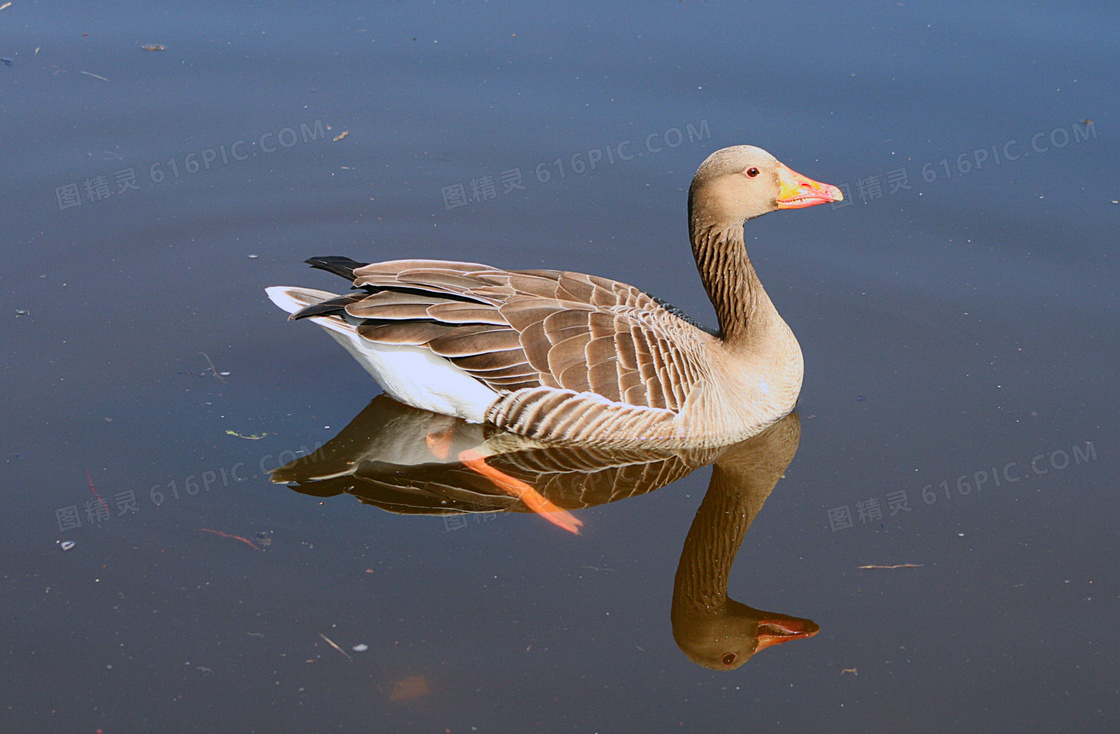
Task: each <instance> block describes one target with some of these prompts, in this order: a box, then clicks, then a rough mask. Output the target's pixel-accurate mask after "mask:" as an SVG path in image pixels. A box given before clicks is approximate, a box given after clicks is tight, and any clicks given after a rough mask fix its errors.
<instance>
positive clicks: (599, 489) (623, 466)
mask: <svg viewBox="0 0 1120 734" xmlns="http://www.w3.org/2000/svg"><path fill="white" fill-rule="evenodd" d="M800 440H801V422H800V419H799V418H798V416H797V412H796V411H795V412H792V413H789V414H787V415H786V416H785V417H783V418H780V419H779V420H777V421H776V422H774V423H773V424H771V425H770V426H768V427H767V428H765V429H764V430H762V431H760V432H759V433H757V434H755V435H754V436H752V437H751V438H749V439H747V440H745V441H741V442H739V443H737V444H733V445H731V446H720V447H706V448H697V449H675V450H666V451H661V450H648V449H647V448H646V447H629V448H625V449H614V448H611V447H604V446H598V445H593V446H582V445H581V446H557V445H545V444H541V443H539V442H537V441H535V440H533V439H529V438H526V437H524V436H518V435H515V434H512V433H508V432H506V431H502V430H496V429H491V428H490V427H489V426H486V425H479V424H472V423H466V422H465V421H463V420H461V419H459V418H452V417H449V416H445V415H437V414H435V413H431V412H428V411H424V410H418V409H416V408H413V407H410V406H407V405H404V404H402V403H399V402H397V401H395V400H393V399H392V398H390V397H388V396H386V395H378V396H377V397H376V398H374V399H373V400H372V401H371V402H370V403H369V405H367V406H366V407H365V409H364V410H362V412H361V413H359V414H358V415H357V416H355V417H354V418H353V419H352V420H351V421H350V423H349V424H348V425H347V426H346V427H345V428H343V429H342V430H341V431H339V433H338V434H337V435H336V436H335V437H334V438H332V439H331V440H330V441H328V442H327V443H326V444H324V445H323V446H322V447H320V448H319V449H317V450H316V451H315V453H314V454H310V455H308V456H303V457H300V458H298V459H295V460H293V461H291V462H289V463H288V464H286V465H284V466H281V467H278V468H276V469H273V470H272V471H271V472H270V478H271V480H272V481H273V482H275V483H277V484H287V485H288V486H289V488H290V489H292V490H294V491H297V492H300V493H302V494H307V495H311V496H313V497H333V496H337V495H341V494H348V495H351V496H353V497H355V498H357V499H358V500H360V501H361V502H362V503H364V504H366V505H369V506H373V507H379V508H381V509H383V510H386V511H388V512H392V513H396V514H400V515H410V516H436V515H439V516H443V518H444V523H446V525H445V528H446V529H448V530H450V529H454V527H456V526H457V527H463V526H465V525H466V523H467V517H468V516H473V519H474V522H479V521H480V520H482V519H483V518H494V517H496V516H497V515H499V514H503V513H522V512H535V513H537V514H538V516H539V517H540V518H542V519H544V520H548V521H549V522H551V523H553V524H554V525H556V526H558V527H560V528H561V529H564V530H567V531H569V532H572V533H575V534H577V535H578V534H579V530H580V527H581V526H582V523H580V522H579V521H578V520H577V519H576V518H575V516H574V513H577V512H581V511H582V510H584V509H587V508H591V507H597V506H599V505H603V504H607V503H616V502H620V501H622V500H626V499H629V498H632V497H637V496H640V495H643V494H646V493H648V492H654V491H658V490H660V489H661V488H663V487H667V486H669V485H670V484H672V483H674V482H677V481H679V480H681V479H683V478H684V477H686V476H688V475H690V474H692V472H694V471H696V470H698V469H700V468H701V467H703V466H708V465H712V471H711V476H710V478H709V480H708V489H707V492H706V493H705V494H704V499H703V501H701V503H700V506H699V508H698V509H697V510H696V515H695V517H694V519H693V521H692V525H691V527H690V528H689V530H688V535H687V537H686V538H685V541H684V545H683V546H682V548H681V555H680V562H679V563H678V565H677V572H676V576H675V578H674V582H673V599H672V606H671V609H670V621H671V623H672V630H673V638H674V640H676V643H677V646H678V647H680V649H681V651H683V652H684V654H685V655H686V656H687V657H688V658H689V659H690V660H691V661H693V662H695V663H697V664H699V665H702V666H704V667H706V668H711V669H713V670H723V671H729V670H734V669H736V668H738V667H740V666H741V665H743V664H744V663H746V662H747V661H748V660H750V659H751V657H752V656H753V655H755V654H757V653H758V652H760V651H762V650H765V649H767V648H768V647H772V646H774V645H779V644H782V643H785V642H789V641H790V640H798V639H806V638H809V637H812V636H814V635H815V634H817V632H818V631H819V629H820V628H819V627H818V626H817V624H816V623H814V622H813V621H812V620H810V619H805V618H801V617H794V616H790V615H788V614H782V613H780V612H773V611H764V610H762V609H756V608H754V607H751V606H748V605H746V604H744V603H742V602H739V601H737V600H735V599H733V598H731V597H730V596H729V595H728V593H729V591H728V584H729V581H730V579H731V569H732V564H734V563H735V559H736V555H738V553H739V550H740V547H741V546H742V545H743V540H744V538H745V537H746V534H747V532H748V530H749V529H750V527H751V524H752V523H753V522H754V519H755V518H756V517H757V516H758V514H759V512H761V510H762V508H763V506H764V505H765V503H766V501H767V500H768V498H769V497H770V495H771V493H772V492H773V491H774V489H775V487H776V485H777V484H778V482H779V481H780V480H781V479H782V477H783V476H784V475H785V473H786V468H787V467H788V466H789V465H790V463H791V462H792V461H793V457H794V455H795V454H796V453H797V449H798V445H799V443H800ZM482 456H484V457H485V460H486V461H488V462H489V465H488V466H487V465H485V464H484V463H481V462H480V461H479V457H482ZM452 523H456V525H452ZM756 573H757V574H761V575H764V574H765V569H761V570H758V569H754V570H752V573H751V574H749V575H756ZM748 577H749V576H748Z"/></svg>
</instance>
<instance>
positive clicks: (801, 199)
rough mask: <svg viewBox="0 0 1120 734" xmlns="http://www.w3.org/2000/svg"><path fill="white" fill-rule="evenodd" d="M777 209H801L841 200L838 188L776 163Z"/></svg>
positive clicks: (841, 195)
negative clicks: (777, 184)
mask: <svg viewBox="0 0 1120 734" xmlns="http://www.w3.org/2000/svg"><path fill="white" fill-rule="evenodd" d="M778 182H779V184H780V187H781V188H780V190H779V192H778V208H779V209H802V208H804V207H807V206H816V205H817V204H828V203H831V202H834V201H843V200H844V195H843V194H842V193H840V189H838V188H836V187H835V186H832V185H830V184H826V183H821V182H820V181H814V180H813V179H811V178H809V177H808V176H802V175H801V174H800V173H798V172H797V171H794V170H792V169H790V168H789V167H788V166H785V165H783V164H781V163H779V164H778Z"/></svg>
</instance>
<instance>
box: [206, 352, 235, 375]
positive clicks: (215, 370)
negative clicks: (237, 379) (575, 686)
mask: <svg viewBox="0 0 1120 734" xmlns="http://www.w3.org/2000/svg"><path fill="white" fill-rule="evenodd" d="M199 354H201V355H202V356H203V357H206V363H207V364H209V365H210V374H212V375H214V379H216V380H217V381H218V382H225V380H223V379H222V375H228V374H229V373H228V372H222V373H221V374H218V370H217V368H216V367H214V363H213V362H211V361H210V356H209V355H208V354H206V352H199Z"/></svg>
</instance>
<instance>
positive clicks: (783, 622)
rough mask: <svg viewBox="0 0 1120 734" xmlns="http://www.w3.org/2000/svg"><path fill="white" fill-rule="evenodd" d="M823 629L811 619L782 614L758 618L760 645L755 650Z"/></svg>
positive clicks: (813, 633) (803, 637)
mask: <svg viewBox="0 0 1120 734" xmlns="http://www.w3.org/2000/svg"><path fill="white" fill-rule="evenodd" d="M820 631H821V628H820V627H818V626H817V625H816V623H814V622H813V621H811V620H808V619H797V618H795V617H786V616H782V617H780V618H769V619H760V620H758V647H757V648H756V649H755V652H760V651H762V650H765V649H766V648H768V647H772V646H774V645H780V644H782V643H783V642H789V641H790V640H803V639H805V638H806V637H812V636H813V635H815V634H817V633H818V632H820Z"/></svg>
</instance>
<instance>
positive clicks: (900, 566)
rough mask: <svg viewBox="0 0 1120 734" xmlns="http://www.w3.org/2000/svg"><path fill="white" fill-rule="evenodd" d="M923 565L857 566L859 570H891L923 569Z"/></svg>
mask: <svg viewBox="0 0 1120 734" xmlns="http://www.w3.org/2000/svg"><path fill="white" fill-rule="evenodd" d="M923 565H924V564H921V563H896V564H895V565H893V566H857V568H885V569H887V570H890V569H892V568H921V567H922V566H923Z"/></svg>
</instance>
